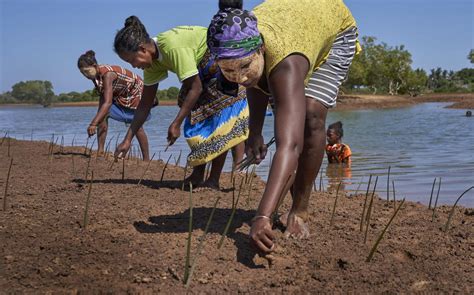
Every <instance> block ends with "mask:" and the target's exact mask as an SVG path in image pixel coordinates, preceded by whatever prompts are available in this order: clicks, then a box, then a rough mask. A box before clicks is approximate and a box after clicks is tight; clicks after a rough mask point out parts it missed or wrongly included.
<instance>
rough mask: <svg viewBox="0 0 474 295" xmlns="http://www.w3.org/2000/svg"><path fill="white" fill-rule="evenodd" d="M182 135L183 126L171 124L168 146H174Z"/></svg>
mask: <svg viewBox="0 0 474 295" xmlns="http://www.w3.org/2000/svg"><path fill="white" fill-rule="evenodd" d="M180 135H181V126H180V125H179V124H177V123H175V122H173V123H171V125H170V127H169V128H168V137H167V140H168V145H173V143H174V142H175V141H176V139H178V137H179V136H180Z"/></svg>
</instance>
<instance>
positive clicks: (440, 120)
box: [0, 103, 474, 207]
mask: <svg viewBox="0 0 474 295" xmlns="http://www.w3.org/2000/svg"><path fill="white" fill-rule="evenodd" d="M444 106H446V104H445V103H425V104H420V105H416V106H412V107H407V108H396V109H374V110H351V111H331V112H330V113H329V115H328V119H327V125H329V124H330V123H332V122H335V121H338V120H340V121H342V122H343V124H344V138H343V142H345V143H347V144H349V145H350V147H351V150H352V153H353V156H352V166H351V168H350V169H343V168H341V167H340V166H338V165H328V164H327V162H326V159H324V162H323V165H322V187H323V188H324V189H325V190H328V189H335V188H336V187H337V185H338V184H339V182H340V181H342V185H343V187H344V189H345V190H348V191H352V192H354V191H356V190H357V188H358V187H360V189H359V192H362V191H365V190H366V188H367V182H368V179H369V175H370V174H372V175H374V177H375V176H379V179H378V184H377V192H378V193H379V194H380V196H381V197H386V191H387V172H388V168H389V167H390V170H391V171H390V198H392V194H393V192H392V183H391V182H392V180H393V181H394V184H395V191H396V196H397V199H401V198H407V199H408V200H412V201H419V202H422V203H424V204H427V203H428V202H429V198H430V194H431V188H432V184H433V180H434V178H436V177H438V178H439V177H441V180H442V183H441V188H440V193H439V201H438V203H439V204H453V203H454V201H455V200H456V198H457V197H458V196H459V195H460V194H461V193H462V192H463V191H464V190H466V189H467V188H469V187H470V186H473V185H474V118H473V117H471V118H468V117H465V116H464V114H465V110H456V109H447V108H444ZM96 110H97V109H96V108H95V107H58V108H43V107H36V106H31V107H3V108H0V119H1V120H0V131H1V132H2V136H3V134H5V132H7V131H8V132H9V134H10V136H11V137H14V138H17V139H26V140H30V139H33V140H46V141H49V140H50V139H51V136H52V134H53V133H54V134H55V135H56V136H60V137H61V136H63V137H64V142H65V143H66V145H70V144H71V143H72V139H73V138H74V142H75V145H85V144H86V141H87V134H86V128H87V126H88V124H89V122H90V120H91V119H92V117H93V116H94V114H95V112H96ZM177 110H178V108H177V107H174V106H160V107H157V108H154V109H153V110H152V119H151V120H150V121H148V122H147V123H146V125H145V130H146V132H147V135H148V138H149V141H150V154H153V153H156V156H155V158H158V156H159V157H160V158H161V159H163V160H166V159H168V157H169V155H170V154H171V155H173V156H172V158H173V157H174V159H177V158H178V154H179V153H180V151H182V153H183V156H182V157H181V163H180V164H181V165H184V164H185V161H186V160H185V157H184V155H185V154H186V153H187V152H188V151H189V148H188V146H187V144H186V142H185V140H184V139H183V138H182V137H181V138H179V139H178V140H177V142H176V143H175V145H173V146H172V147H170V148H169V149H168V151H167V152H164V149H165V147H166V136H167V130H168V124H169V123H170V122H171V120H172V119H173V118H174V116H175V114H176V112H177ZM109 123H110V128H109V134H108V138H107V141H109V140H110V139H111V138H112V136H113V138H112V143H111V145H112V146H115V142H116V139H117V137H120V138H122V137H123V134H124V133H125V132H126V127H125V126H124V124H123V123H119V122H116V121H113V120H109ZM264 136H265V140H266V141H268V140H269V139H270V138H271V137H272V136H273V117H271V116H269V117H266V121H265V126H264ZM89 144H90V143H89ZM134 144H135V145H136V146H137V143H136V142H135V141H134ZM274 149H275V146H272V147H271V148H270V153H269V155H270V154H273V153H274ZM171 162H172V163H174V160H172V161H171ZM269 162H270V161H269V157H267V159H265V161H264V162H263V163H261V164H260V165H259V166H258V167H257V169H256V171H257V173H258V174H259V175H260V176H261V177H262V178H263V179H266V177H267V173H268V165H269ZM224 169H225V171H230V169H231V160H230V156H229V159H228V161H227V162H226V166H225V167H224ZM320 182H321V180H320V177H319V176H318V179H317V181H316V188H317V189H319V187H320ZM372 183H373V181H372ZM437 188H438V186H437V185H436V187H435V192H434V195H436V193H437ZM460 204H462V205H464V206H469V207H474V190H471V191H470V192H469V193H467V194H466V195H465V196H464V197H463V199H461V201H460Z"/></svg>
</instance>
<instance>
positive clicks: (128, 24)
mask: <svg viewBox="0 0 474 295" xmlns="http://www.w3.org/2000/svg"><path fill="white" fill-rule="evenodd" d="M114 49H115V52H116V53H117V54H118V55H119V57H120V58H121V59H123V60H124V61H126V62H128V63H129V64H131V65H132V66H133V67H134V68H140V69H145V68H148V67H150V66H151V64H152V62H153V59H154V58H153V54H154V44H153V43H152V42H151V39H150V36H149V35H148V32H147V31H146V29H145V26H144V25H143V24H142V22H141V21H140V19H139V18H138V17H136V16H134V15H132V16H129V17H128V18H127V19H126V20H125V24H124V27H123V28H122V29H121V30H120V31H118V32H117V34H116V35H115V40H114Z"/></svg>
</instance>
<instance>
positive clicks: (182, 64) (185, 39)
mask: <svg viewBox="0 0 474 295" xmlns="http://www.w3.org/2000/svg"><path fill="white" fill-rule="evenodd" d="M206 37H207V28H204V27H198V26H179V27H175V28H173V29H171V30H169V31H166V32H163V33H161V34H159V35H158V36H156V38H153V40H154V41H155V42H156V45H157V48H158V51H159V57H158V59H156V60H154V61H153V63H152V65H151V67H149V68H147V69H145V70H144V71H143V82H144V84H145V85H154V84H156V83H158V82H160V81H162V80H164V79H166V78H167V77H168V71H171V72H173V73H176V75H177V76H178V79H179V81H180V82H183V80H186V79H187V78H189V77H191V76H194V75H197V74H198V68H197V65H198V64H199V62H200V61H201V59H202V57H203V56H204V53H206V50H207V44H206Z"/></svg>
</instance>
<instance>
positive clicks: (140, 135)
mask: <svg viewBox="0 0 474 295" xmlns="http://www.w3.org/2000/svg"><path fill="white" fill-rule="evenodd" d="M91 67H93V68H95V70H96V72H97V75H96V77H88V76H87V75H86V74H85V76H86V78H88V79H91V78H100V77H99V76H98V75H99V74H98V65H92V66H91ZM81 72H83V74H84V71H83V70H82V69H81ZM117 78H118V77H117V74H116V73H114V72H107V73H105V74H104V75H103V76H102V81H103V88H104V92H103V93H102V94H101V96H100V100H99V108H98V111H97V114H96V115H95V116H94V118H93V119H92V121H91V123H90V124H89V126H88V127H87V134H88V135H89V137H91V136H93V135H94V134H95V133H96V132H97V137H98V151H97V152H98V153H99V154H102V153H103V152H104V146H105V140H106V137H107V130H108V122H107V119H106V118H107V115H108V113H109V111H110V108H111V107H112V102H113V86H112V83H113V82H114V81H115V80H116V79H117ZM91 80H92V81H93V83H94V85H95V86H96V87H97V85H96V84H95V79H91ZM137 139H138V143H139V144H140V149H141V151H142V156H143V160H144V161H148V160H149V151H148V138H147V136H146V134H145V130H143V128H140V130H138V131H137Z"/></svg>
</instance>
